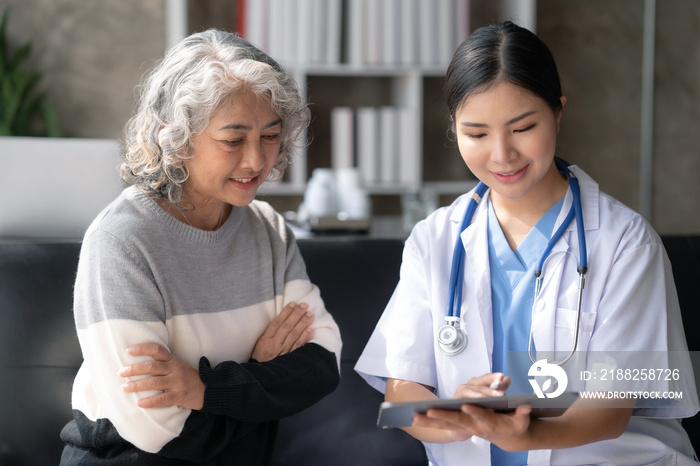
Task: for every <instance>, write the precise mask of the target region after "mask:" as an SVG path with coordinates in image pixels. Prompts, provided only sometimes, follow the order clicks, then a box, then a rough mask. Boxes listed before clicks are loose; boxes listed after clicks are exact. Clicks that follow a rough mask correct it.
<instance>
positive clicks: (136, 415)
mask: <svg viewBox="0 0 700 466" xmlns="http://www.w3.org/2000/svg"><path fill="white" fill-rule="evenodd" d="M289 302H306V303H308V305H309V310H311V311H312V312H313V313H314V314H315V319H314V323H313V325H312V326H313V328H314V336H313V339H312V340H311V343H309V344H307V345H305V346H304V347H302V348H299V349H297V350H296V351H293V352H292V353H289V354H288V355H284V356H281V357H278V358H275V359H273V360H272V361H269V362H267V363H259V362H256V361H251V359H250V357H251V353H252V349H253V347H254V345H255V343H256V341H257V340H258V338H259V337H260V336H261V335H262V333H263V332H264V331H265V329H266V328H267V326H268V325H269V324H270V322H271V321H272V320H273V319H274V317H275V316H276V315H277V314H279V312H280V311H281V310H282V308H283V307H284V306H285V305H286V304H287V303H289ZM74 312H75V322H76V327H77V332H78V338H79V340H80V345H81V349H82V353H83V358H84V362H83V364H82V366H81V368H80V370H79V372H78V375H77V376H76V379H75V382H74V386H73V396H72V405H73V410H74V413H75V420H74V421H72V422H71V423H70V424H69V425H68V426H66V428H64V430H63V432H62V438H63V439H64V441H66V443H67V447H66V450H65V451H64V457H63V463H65V464H71V463H75V462H76V461H77V460H78V458H89V459H90V461H86V463H85V464H87V463H90V464H92V463H95V464H123V463H121V462H120V461H117V462H114V461H111V462H110V461H107V462H103V461H99V460H98V458H104V457H106V456H110V455H112V456H114V457H120V458H122V459H123V460H124V464H125V463H128V462H132V463H133V461H138V464H160V463H159V461H160V460H161V459H165V458H169V460H168V462H167V463H168V464H175V463H173V462H172V460H182V461H185V463H182V464H188V463H187V462H192V463H201V462H204V463H210V464H218V462H226V461H231V460H236V462H235V464H264V462H265V461H266V459H265V458H266V455H269V450H270V442H271V441H272V439H273V438H274V421H275V420H277V419H279V418H281V417H284V416H287V415H290V414H293V413H295V412H298V411H300V410H302V409H304V408H306V407H308V406H310V405H311V404H313V403H314V402H316V401H318V400H319V399H320V398H322V397H323V396H325V395H326V394H328V393H330V391H332V390H333V389H334V388H335V386H336V385H337V382H338V377H339V374H338V365H339V360H340V350H341V339H340V333H339V330H338V327H337V325H336V323H335V322H334V320H333V318H332V317H331V315H330V314H329V313H328V312H327V311H326V309H325V306H324V304H323V301H322V299H321V296H320V292H319V290H318V288H317V287H316V286H314V285H313V284H312V283H311V282H310V281H309V279H308V276H307V274H306V268H305V265H304V262H303V259H302V257H301V255H300V253H299V250H298V248H297V246H296V242H295V240H294V237H293V235H292V233H291V232H290V231H289V229H288V228H286V226H285V225H284V221H283V219H282V218H281V216H280V215H279V214H277V213H276V212H275V211H274V210H273V209H272V208H271V207H270V206H269V205H268V204H266V203H264V202H260V201H254V202H253V203H252V204H250V205H249V206H246V207H234V208H233V209H232V211H231V215H230V216H229V218H228V219H227V220H226V221H225V222H224V224H223V225H222V226H221V227H220V228H219V229H218V230H216V231H203V230H199V229H196V228H192V227H191V226H189V225H185V224H183V223H181V222H179V221H178V220H176V219H175V218H173V217H172V216H170V215H169V214H168V213H166V212H164V211H163V210H162V209H161V208H160V207H159V206H158V205H157V204H156V203H155V202H154V201H153V200H152V199H150V198H149V197H148V196H146V195H145V194H144V193H143V192H141V191H140V190H139V189H137V188H135V187H130V188H127V189H126V190H124V192H123V193H122V195H121V196H120V197H119V198H117V199H116V200H115V201H114V202H113V203H111V204H110V205H109V206H108V207H107V208H106V209H105V210H104V211H103V212H102V213H101V214H100V215H99V216H98V217H97V218H96V219H95V221H94V222H93V223H92V225H91V226H90V227H89V228H88V230H87V232H86V234H85V238H84V241H83V245H82V250H81V254H80V262H79V265H78V272H77V277H76V283H75V304H74ZM137 343H158V344H161V345H163V346H165V347H167V348H168V349H169V350H170V352H172V353H173V354H174V355H175V356H177V357H178V358H180V359H182V360H183V361H185V362H187V363H188V364H190V365H191V366H193V367H196V368H199V370H200V377H201V378H202V380H203V382H204V383H205V386H206V390H205V397H204V408H203V409H202V410H201V411H191V410H189V409H184V408H180V407H176V406H173V407H169V408H158V409H142V408H139V407H138V406H137V399H138V398H139V397H146V396H151V395H153V393H152V392H141V393H125V392H124V391H123V390H122V388H121V385H122V384H123V383H124V382H125V380H124V379H122V378H121V377H119V376H118V374H117V372H118V370H119V369H120V368H121V367H123V366H126V365H129V364H133V363H134V362H136V361H137V360H142V359H145V358H143V357H141V358H136V357H133V356H130V355H128V354H127V352H126V349H127V348H128V347H129V346H130V345H132V344H137ZM266 451H267V453H266ZM110 452H111V453H110ZM120 455H121V456H120ZM139 455H140V456H139ZM246 458H247V460H246ZM151 460H152V461H151ZM149 461H150V463H149ZM177 464H180V463H177Z"/></svg>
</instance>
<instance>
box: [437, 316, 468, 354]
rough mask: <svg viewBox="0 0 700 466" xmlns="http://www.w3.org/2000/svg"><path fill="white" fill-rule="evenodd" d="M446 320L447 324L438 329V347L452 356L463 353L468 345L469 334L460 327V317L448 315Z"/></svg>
mask: <svg viewBox="0 0 700 466" xmlns="http://www.w3.org/2000/svg"><path fill="white" fill-rule="evenodd" d="M445 321H447V324H446V325H443V326H442V327H440V329H438V334H437V342H438V347H439V348H440V351H442V352H443V353H445V354H447V355H450V356H452V355H454V354H458V353H461V352H462V351H463V350H464V348H465V347H466V346H467V334H466V333H464V330H462V329H461V328H460V327H459V317H451V316H446V317H445Z"/></svg>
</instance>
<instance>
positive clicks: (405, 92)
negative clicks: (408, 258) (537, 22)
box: [168, 0, 475, 197]
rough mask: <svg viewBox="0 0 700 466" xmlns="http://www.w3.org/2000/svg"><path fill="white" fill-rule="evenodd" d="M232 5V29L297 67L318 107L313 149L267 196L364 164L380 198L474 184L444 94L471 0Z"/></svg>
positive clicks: (295, 191)
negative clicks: (318, 174)
mask: <svg viewBox="0 0 700 466" xmlns="http://www.w3.org/2000/svg"><path fill="white" fill-rule="evenodd" d="M168 1H169V2H171V3H170V4H169V5H168V6H169V8H174V9H176V10H181V9H183V8H184V9H187V3H186V2H185V3H183V2H182V0H168ZM233 8H235V16H236V20H235V22H234V21H233V20H232V22H233V23H234V24H232V27H231V29H232V30H236V31H237V32H239V33H240V34H241V35H242V36H244V37H246V38H247V39H248V40H250V41H251V42H252V43H254V44H255V45H257V46H258V47H260V48H262V49H263V50H265V51H267V52H268V53H270V55H271V56H273V57H274V58H275V59H276V60H278V61H279V62H280V64H282V66H284V67H285V69H287V70H288V71H290V72H291V73H292V74H293V75H294V76H295V79H296V80H297V82H298V84H299V87H300V89H301V90H302V92H303V93H304V97H305V98H307V100H308V101H309V102H310V103H311V107H310V108H311V112H312V124H311V128H310V136H311V138H312V139H311V141H312V142H311V144H310V145H309V146H308V147H307V148H304V149H302V150H300V151H298V153H297V156H296V158H295V161H294V163H293V164H292V165H291V166H290V167H289V170H288V172H287V174H286V175H285V178H284V179H283V180H281V181H279V182H275V183H265V184H264V185H263V186H262V187H261V190H260V192H261V194H263V195H265V196H282V197H285V196H295V197H298V196H302V195H303V193H304V191H305V189H306V183H307V181H308V179H309V177H310V176H311V173H312V171H313V169H314V168H317V167H330V168H337V167H338V164H340V165H348V164H350V165H352V166H356V167H357V168H358V170H359V171H360V174H361V178H362V181H363V185H364V187H365V189H366V190H367V192H368V193H369V194H371V195H376V196H387V195H388V196H392V195H401V194H404V193H416V192H419V191H421V190H422V189H425V188H428V189H430V190H431V191H432V192H435V193H436V194H437V195H447V196H448V197H449V196H453V195H458V194H461V193H463V192H466V191H467V190H469V189H470V188H471V187H473V186H474V185H475V181H474V178H473V176H472V175H471V174H470V173H469V172H468V170H467V169H466V167H465V166H464V163H463V161H462V160H461V158H460V156H459V153H458V151H457V149H456V144H455V143H454V142H452V141H450V140H449V138H448V137H447V129H448V121H447V112H446V107H445V104H444V99H443V97H442V82H443V78H444V73H445V70H446V68H447V63H448V62H449V60H450V58H451V56H452V53H453V51H454V49H455V47H456V46H457V45H458V43H460V42H461V40H462V39H463V38H464V37H466V35H467V34H468V30H469V27H468V25H469V20H470V17H469V15H470V0H238V1H236V2H234V7H233ZM170 16H172V17H175V18H182V17H183V16H184V17H185V18H186V17H187V14H186V11H185V14H184V15H182V14H178V15H170ZM180 21H181V20H180ZM173 27H175V28H177V29H178V30H182V25H181V24H175V25H173ZM205 27H206V26H205ZM201 29H202V26H201V25H200V26H199V27H198V28H197V30H201ZM348 112H349V114H350V115H351V117H350V118H348ZM336 116H338V118H336ZM341 116H343V118H341ZM371 121H376V122H377V123H376V124H377V126H375V128H374V130H373V131H369V130H367V128H371V123H369V122H371ZM338 122H344V123H343V124H345V125H348V124H349V125H350V127H347V126H346V127H343V128H341V129H338V127H337V125H338V124H341V123H338ZM362 128H365V129H364V130H363V129H362ZM387 128H389V129H391V131H389V130H387ZM371 133H374V136H373V137H372V138H370V139H367V134H371ZM337 134H346V136H347V138H350V139H352V142H351V145H352V147H351V148H350V149H349V152H350V153H351V154H352V155H351V156H350V159H348V156H347V152H348V150H345V151H344V152H345V153H346V154H345V155H344V156H343V157H339V156H338V154H337V152H338V149H337V148H336V147H334V137H335V139H336V141H337V138H338V136H337ZM333 135H336V136H333ZM348 135H349V136H348ZM368 141H370V142H368ZM335 146H337V142H336V143H335ZM368 147H373V148H374V149H373V150H368V149H367V148H368ZM387 151H390V152H391V155H389V154H388V152H387ZM372 152H373V153H374V154H375V156H372V155H371V153H372ZM399 152H400V154H399ZM339 160H340V161H339ZM368 166H369V167H368Z"/></svg>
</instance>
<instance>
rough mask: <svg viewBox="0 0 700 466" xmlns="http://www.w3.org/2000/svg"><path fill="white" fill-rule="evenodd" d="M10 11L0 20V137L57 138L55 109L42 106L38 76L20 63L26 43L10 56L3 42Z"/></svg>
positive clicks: (43, 96) (28, 46)
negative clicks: (38, 88)
mask: <svg viewBox="0 0 700 466" xmlns="http://www.w3.org/2000/svg"><path fill="white" fill-rule="evenodd" d="M9 15H10V7H7V8H5V10H4V11H3V14H2V20H0V136H50V137H58V136H60V135H61V131H60V129H59V126H58V118H57V116H56V111H55V109H54V108H53V107H52V106H51V105H49V104H48V103H46V94H45V93H43V92H39V91H38V90H37V85H38V84H39V81H41V78H42V74H41V73H39V72H37V71H33V70H30V69H26V68H24V67H23V66H22V63H23V62H24V61H25V60H26V59H27V57H29V54H30V52H31V49H32V46H31V43H26V44H24V45H22V46H21V47H19V48H18V49H17V50H16V51H15V52H14V54H13V53H12V52H11V51H10V50H9V46H8V43H7V38H6V28H7V19H8V17H9Z"/></svg>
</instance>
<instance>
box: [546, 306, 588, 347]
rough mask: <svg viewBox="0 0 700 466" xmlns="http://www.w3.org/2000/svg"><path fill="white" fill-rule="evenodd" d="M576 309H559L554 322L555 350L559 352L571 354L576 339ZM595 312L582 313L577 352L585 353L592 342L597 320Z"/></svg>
mask: <svg viewBox="0 0 700 466" xmlns="http://www.w3.org/2000/svg"><path fill="white" fill-rule="evenodd" d="M576 314H577V313H576V309H566V308H561V307H560V308H557V311H556V317H555V320H554V348H555V350H556V351H557V352H567V353H568V352H569V351H571V349H572V348H573V347H574V339H575V338H576V317H577V316H576ZM596 315H597V314H596V313H595V312H581V318H580V322H579V325H578V327H579V331H578V344H577V345H576V350H577V351H585V350H586V349H587V348H588V343H589V342H590V341H591V335H592V334H593V328H594V326H595V319H596Z"/></svg>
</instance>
